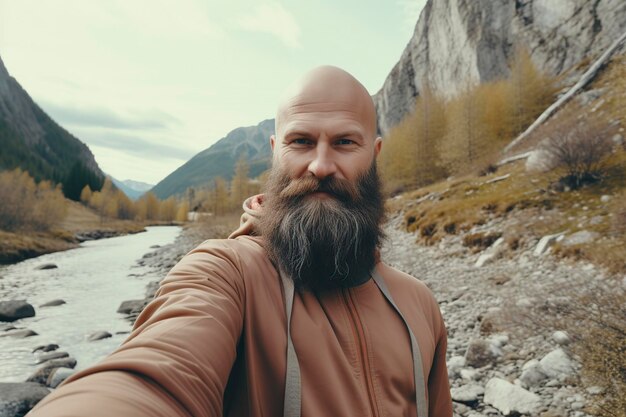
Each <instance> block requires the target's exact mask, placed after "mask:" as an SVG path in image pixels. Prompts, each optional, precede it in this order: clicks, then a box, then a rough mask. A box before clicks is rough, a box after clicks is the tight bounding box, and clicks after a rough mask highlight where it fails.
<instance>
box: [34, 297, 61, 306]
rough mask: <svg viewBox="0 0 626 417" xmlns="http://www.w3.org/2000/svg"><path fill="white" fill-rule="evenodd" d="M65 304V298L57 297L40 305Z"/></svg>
mask: <svg viewBox="0 0 626 417" xmlns="http://www.w3.org/2000/svg"><path fill="white" fill-rule="evenodd" d="M63 304H65V301H64V300H61V299H60V298H57V299H56V300H52V301H48V302H47V303H43V304H42V305H40V306H39V307H56V306H60V305H63Z"/></svg>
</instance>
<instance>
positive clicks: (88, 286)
mask: <svg viewBox="0 0 626 417" xmlns="http://www.w3.org/2000/svg"><path fill="white" fill-rule="evenodd" d="M180 231H181V228H180V227H176V226H159V227H148V228H147V231H146V232H143V233H138V234H134V235H127V236H120V237H114V238H109V239H102V240H95V241H89V242H84V243H82V244H81V245H80V247H78V248H76V249H71V250H68V251H65V252H57V253H52V254H48V255H43V256H40V257H37V258H34V259H28V260H25V261H23V262H20V263H17V264H14V265H9V266H3V267H0V300H3V301H5V300H26V301H27V302H28V303H30V304H32V305H33V306H34V307H35V312H36V315H35V317H30V318H25V319H21V320H17V321H15V322H13V323H12V324H13V325H14V326H15V327H17V328H27V329H30V330H33V331H35V332H37V333H38V335H37V336H31V337H27V338H24V339H17V338H13V337H0V382H24V381H25V380H26V378H28V376H30V375H31V374H32V373H34V371H35V370H36V369H37V365H35V356H34V355H33V353H32V351H33V349H34V348H35V347H36V346H38V345H45V344H49V343H56V344H58V345H59V346H60V348H59V351H64V352H68V353H69V354H70V356H71V357H73V358H75V359H76V360H77V362H78V363H77V366H76V369H82V368H85V367H86V366H89V365H91V364H93V363H94V362H96V361H98V360H99V359H101V358H102V357H104V356H106V355H107V354H109V353H110V352H111V351H113V350H114V349H115V348H116V347H117V346H119V345H120V343H121V342H122V341H124V339H125V338H126V337H127V334H128V332H129V331H130V329H131V325H130V323H129V322H128V320H125V319H124V316H123V315H122V314H119V313H117V312H116V311H117V308H118V307H119V305H120V303H121V302H122V301H125V300H130V299H142V298H144V295H145V291H146V285H147V284H148V283H149V282H150V281H155V280H159V279H161V278H163V277H162V276H155V275H154V272H152V271H151V269H150V268H148V267H142V266H139V265H138V264H137V262H136V261H137V260H138V259H140V258H141V257H142V256H143V255H144V254H145V253H147V252H150V251H151V250H152V249H151V246H153V245H160V246H162V245H166V244H169V243H172V242H174V240H175V238H176V236H177V235H178V234H179V233H180ZM45 263H54V264H56V265H57V266H58V268H57V269H49V270H37V269H36V268H37V267H38V266H40V265H42V264H45ZM57 298H60V299H63V300H65V301H66V304H63V305H61V306H56V307H41V308H40V307H38V306H39V305H41V304H43V303H46V302H48V301H51V300H54V299H57ZM0 324H1V322H0ZM100 330H104V331H108V332H109V333H111V334H113V337H110V338H107V339H103V340H98V341H92V342H89V341H87V337H88V336H89V335H90V334H92V333H94V332H96V331H100ZM116 333H118V334H116Z"/></svg>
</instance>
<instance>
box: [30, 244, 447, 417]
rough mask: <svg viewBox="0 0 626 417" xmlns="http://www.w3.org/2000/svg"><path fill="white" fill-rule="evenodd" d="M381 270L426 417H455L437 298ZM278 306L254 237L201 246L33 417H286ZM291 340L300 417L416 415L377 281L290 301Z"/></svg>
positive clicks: (407, 370)
mask: <svg viewBox="0 0 626 417" xmlns="http://www.w3.org/2000/svg"><path fill="white" fill-rule="evenodd" d="M376 268H377V270H378V272H379V273H380V275H382V276H383V277H384V280H385V281H386V284H387V286H388V288H389V291H390V292H391V293H392V294H393V298H394V299H395V302H396V304H397V305H398V307H399V309H400V311H401V312H402V313H403V315H404V316H405V318H406V320H407V322H408V325H409V326H410V327H411V329H412V331H413V333H414V335H415V337H416V339H417V342H418V343H419V348H420V351H421V357H422V363H423V373H424V375H423V376H424V380H425V381H426V391H427V392H426V397H427V399H428V406H429V416H431V417H434V416H436V417H451V416H452V403H451V399H450V391H449V385H448V375H447V370H446V361H445V356H446V330H445V327H444V323H443V320H442V318H441V314H440V312H439V308H438V305H437V302H436V301H435V299H434V298H433V296H432V294H431V292H430V291H429V290H428V289H427V288H426V286H425V285H424V284H422V283H421V282H420V281H418V280H416V279H415V278H413V277H411V276H409V275H406V274H404V273H402V272H400V271H397V270H395V269H393V268H391V267H389V266H387V265H385V264H384V263H382V262H379V263H378V264H377V266H376ZM284 305H285V304H284V300H283V286H282V282H281V280H280V278H279V275H278V273H277V271H276V269H275V268H274V266H273V265H272V263H271V262H270V261H269V259H268V257H267V255H266V252H265V250H264V248H263V240H262V238H261V237H251V236H240V237H237V238H236V239H228V240H208V241H206V242H204V243H203V244H201V245H200V246H198V247H197V248H196V249H194V250H193V251H191V252H190V253H189V254H188V255H187V256H185V258H183V259H182V260H181V261H180V262H179V263H178V264H177V265H176V266H175V267H174V268H173V269H172V270H171V271H170V273H169V274H168V276H167V277H166V278H165V279H164V280H163V282H162V283H161V286H160V289H159V291H158V292H157V295H156V297H155V299H154V300H153V301H152V302H151V303H150V304H149V305H148V306H147V307H146V308H145V309H144V311H143V312H142V314H141V315H140V316H139V318H138V319H137V322H136V323H135V326H134V329H133V332H132V333H131V335H130V336H129V337H128V339H127V340H126V341H125V342H124V343H123V344H122V345H121V346H120V347H119V348H118V349H117V350H116V351H115V352H113V353H112V354H111V355H110V356H108V357H107V358H106V359H104V360H103V361H102V362H100V363H98V364H96V365H95V366H92V367H90V368H88V369H85V370H82V371H80V372H78V373H77V374H75V375H73V376H72V377H70V379H68V381H66V382H65V383H64V384H63V385H62V386H61V387H60V388H58V389H57V390H56V391H55V392H54V393H52V394H50V395H49V396H48V397H46V398H45V399H44V400H43V401H41V403H40V404H39V405H38V406H37V407H36V408H35V409H34V410H33V411H32V412H31V413H30V414H29V416H30V417H61V416H64V417H65V416H67V417H70V416H71V417H79V416H85V417H87V416H89V417H99V416H102V417H105V416H106V417H110V416H119V417H122V416H127V417H131V416H132V417H144V416H145V417H157V416H163V417H165V416H167V417H177V416H180V417H183V416H185V417H190V416H193V417H204V416H222V415H225V416H259V417H260V416H267V417H279V416H282V415H283V397H284V392H285V372H286V346H287V334H286V313H285V307H284ZM291 332H292V333H291V336H292V340H293V344H294V347H295V350H296V352H297V356H298V360H299V366H300V371H301V375H302V377H301V378H302V387H301V397H302V405H301V410H302V416H303V417H316V416H381V417H382V416H415V415H416V406H415V387H414V385H415V384H414V381H413V368H412V366H411V364H412V363H413V362H412V356H411V347H410V340H409V334H408V332H407V329H406V327H405V325H404V322H403V321H402V320H401V319H400V317H399V315H398V313H397V312H396V311H395V310H394V309H393V308H392V306H390V305H389V303H388V302H387V301H386V299H385V298H384V296H383V294H382V293H381V291H380V290H379V288H378V287H377V286H376V284H375V283H374V282H373V281H372V280H369V281H368V282H366V283H365V284H362V285H360V286H357V287H354V288H350V289H345V290H339V291H337V292H334V293H332V294H325V295H324V296H321V297H316V296H315V295H313V294H311V293H296V296H295V299H294V305H293V313H292V322H291ZM420 417H422V416H420Z"/></svg>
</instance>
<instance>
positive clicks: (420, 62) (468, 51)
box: [374, 0, 626, 134]
mask: <svg viewBox="0 0 626 417" xmlns="http://www.w3.org/2000/svg"><path fill="white" fill-rule="evenodd" d="M625 31H626V2H624V1H623V0H594V1H587V0H562V1H554V0H492V1H475V0H429V1H428V3H427V4H426V6H425V7H424V9H423V11H422V13H421V15H420V18H419V20H418V22H417V25H416V26H415V32H414V34H413V37H412V38H411V39H410V40H409V43H408V45H407V46H406V48H405V50H404V52H403V53H402V56H401V58H400V60H399V62H398V63H397V64H396V65H395V66H394V68H393V69H392V70H391V72H390V74H389V75H388V76H387V79H386V80H385V82H384V84H383V86H382V88H381V89H380V91H378V93H376V95H375V96H374V100H375V103H376V107H377V109H378V117H379V128H380V130H381V132H382V133H383V134H384V133H385V132H387V131H388V130H389V128H391V127H392V126H394V125H395V124H396V123H398V122H399V121H400V120H401V119H402V118H403V117H404V115H406V114H407V113H408V112H410V111H411V110H412V108H413V105H414V103H415V100H416V98H417V96H418V95H419V94H420V91H422V90H423V88H424V86H425V85H426V84H428V86H429V87H430V88H432V89H433V90H434V91H436V92H439V93H441V94H444V95H446V96H450V95H454V94H455V93H456V92H458V91H459V90H461V89H462V88H463V87H464V86H466V85H468V84H474V83H478V82H485V81H490V80H494V79H498V78H501V77H505V76H507V75H508V71H509V70H508V62H509V61H510V59H511V57H512V54H513V52H514V49H515V46H516V45H522V46H525V47H526V48H528V50H529V51H530V52H531V56H532V59H533V62H534V63H535V64H536V65H537V66H538V68H540V69H542V70H544V71H546V72H548V73H550V74H553V75H557V74H562V73H564V72H565V71H567V70H569V69H571V68H572V67H573V66H575V65H577V64H579V63H580V62H581V61H582V60H583V59H585V58H593V57H596V56H597V55H599V54H600V53H601V52H602V51H603V50H604V49H606V48H607V47H608V46H609V45H610V44H611V43H612V42H613V41H615V40H616V39H617V38H619V37H620V36H621V34H622V33H624V32H625Z"/></svg>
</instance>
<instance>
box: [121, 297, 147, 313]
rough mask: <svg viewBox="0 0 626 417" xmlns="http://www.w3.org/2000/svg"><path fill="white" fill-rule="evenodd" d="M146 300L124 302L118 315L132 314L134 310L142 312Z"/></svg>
mask: <svg viewBox="0 0 626 417" xmlns="http://www.w3.org/2000/svg"><path fill="white" fill-rule="evenodd" d="M144 303H145V300H126V301H122V304H120V306H119V308H118V309H117V312H118V313H122V314H130V313H131V312H132V311H133V310H140V309H142V308H143V306H144Z"/></svg>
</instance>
